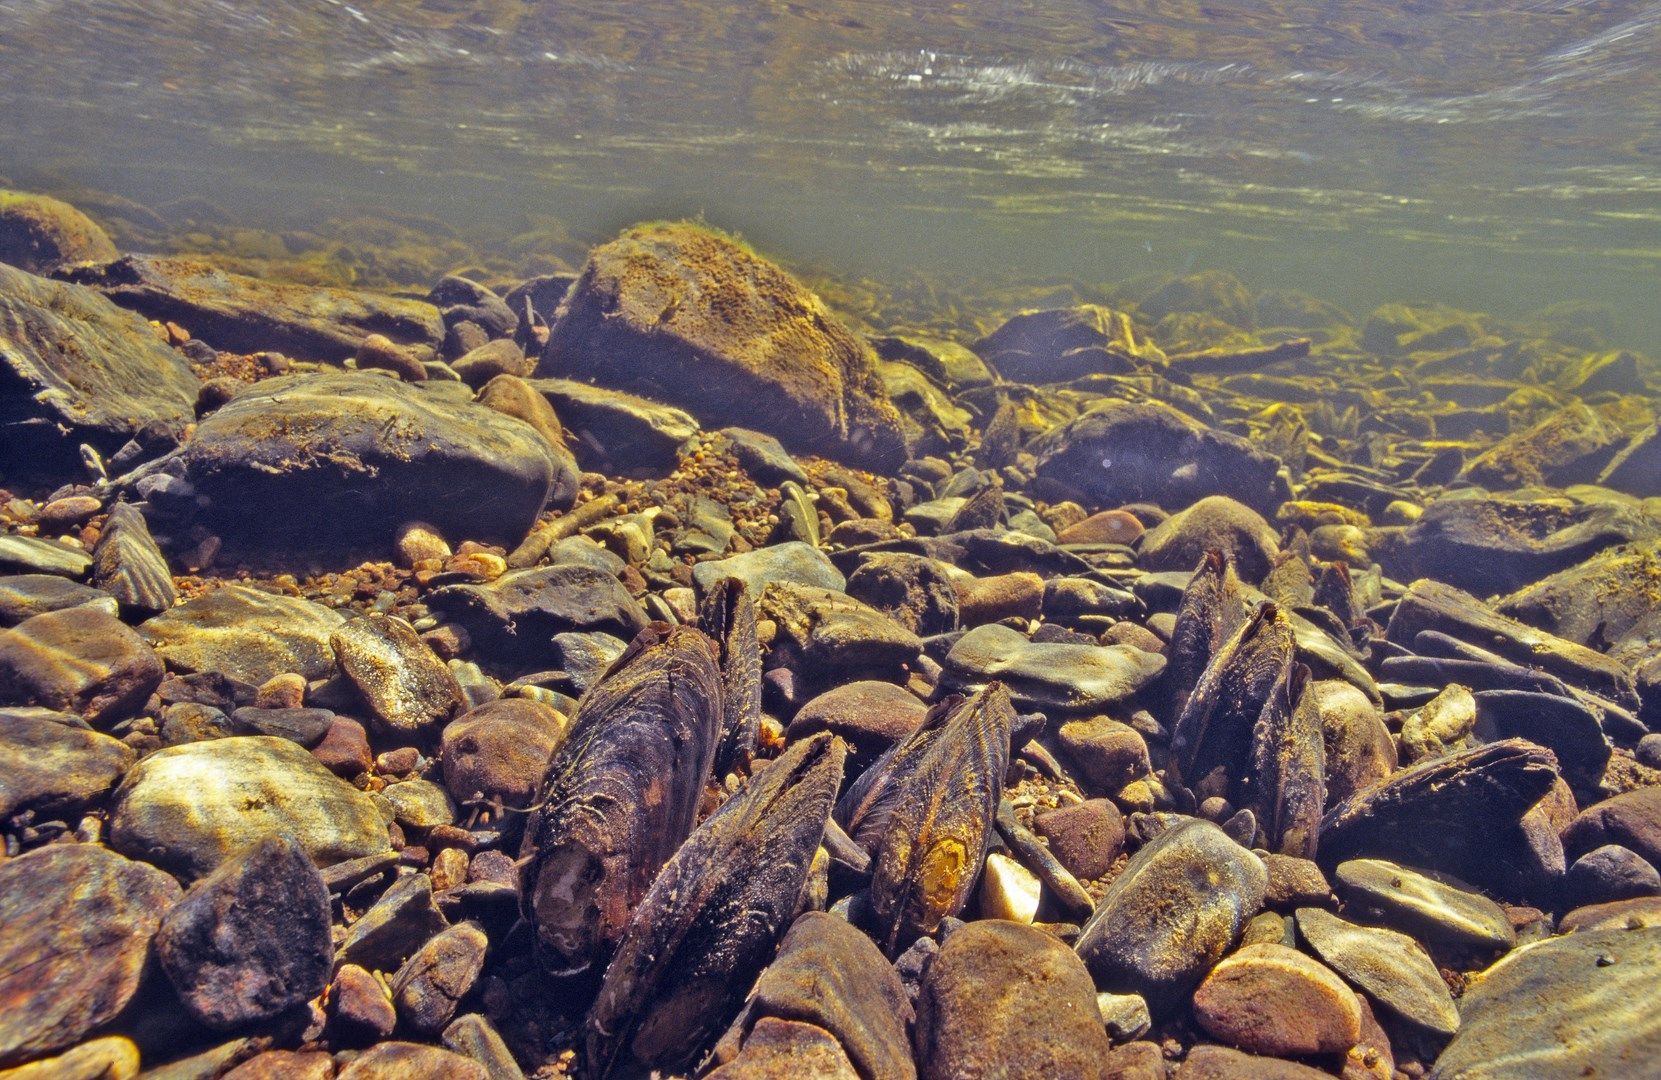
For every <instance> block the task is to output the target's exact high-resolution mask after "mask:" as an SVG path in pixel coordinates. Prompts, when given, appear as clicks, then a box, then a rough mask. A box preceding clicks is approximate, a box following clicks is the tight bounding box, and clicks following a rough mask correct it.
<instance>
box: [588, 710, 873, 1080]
mask: <svg viewBox="0 0 1661 1080" xmlns="http://www.w3.org/2000/svg"><path fill="white" fill-rule="evenodd" d="M845 755H846V749H845V747H844V745H843V743H842V742H841V741H840V740H838V739H836V738H835V737H834V736H832V735H831V734H830V733H828V732H821V733H820V734H818V735H815V736H813V737H811V738H808V739H804V740H802V741H800V742H797V743H795V744H794V745H792V746H791V747H790V748H789V749H788V750H786V751H785V752H784V754H783V755H781V756H780V757H779V758H778V760H776V761H774V762H772V763H770V764H768V765H767V766H765V767H763V768H762V769H761V770H760V771H758V772H757V773H756V774H755V775H754V776H753V777H751V778H750V781H749V783H748V784H747V785H746V786H745V787H744V788H743V789H742V790H741V791H739V792H738V794H736V795H734V796H733V797H732V798H730V799H728V800H727V801H726V803H724V804H723V805H722V806H721V808H720V809H719V810H717V811H716V812H715V813H714V814H713V815H711V816H710V818H709V819H708V820H707V821H705V822H704V823H703V824H702V825H701V826H699V827H698V830H697V831H696V832H694V833H693V834H692V835H691V836H690V837H689V838H688V839H687V841H686V843H684V844H682V845H681V847H680V850H679V851H677V852H676V853H675V855H674V857H673V858H672V859H670V860H669V862H668V864H667V865H665V866H664V868H663V870H662V872H661V873H659V874H658V876H657V880H656V881H655V882H653V884H652V888H651V891H650V892H648V893H647V894H646V896H645V898H644V899H643V900H642V901H641V903H640V904H639V906H638V907H637V908H636V910H635V911H634V915H633V917H632V918H631V919H630V920H629V923H628V928H627V930H626V932H625V933H624V935H623V939H622V941H621V943H620V944H619V945H618V947H617V953H616V956H615V957H614V958H613V959H612V961H611V966H610V967H608V968H607V969H606V974H605V980H604V981H603V982H602V984H601V986H600V994H599V997H598V998H597V999H596V1000H595V1002H594V1007H593V1008H592V1009H591V1010H590V1012H589V1014H588V1021H587V1045H586V1048H585V1049H586V1061H587V1068H588V1075H589V1076H592V1077H606V1076H637V1075H642V1074H644V1073H645V1072H646V1071H648V1070H650V1069H665V1070H674V1069H680V1068H683V1067H685V1066H687V1065H690V1064H692V1063H693V1062H694V1061H695V1060H696V1059H697V1058H698V1057H699V1056H700V1055H701V1054H702V1053H703V1052H704V1050H705V1049H706V1048H707V1047H708V1046H709V1045H710V1044H711V1043H712V1042H714V1040H715V1038H716V1036H718V1035H719V1034H720V1033H721V1031H722V1030H724V1029H725V1027H726V1025H727V1024H728V1022H730V1021H731V1020H732V1017H733V1015H734V1014H735V1013H736V1012H737V1010H738V1007H739V1006H740V1004H741V1003H742V1002H743V998H744V995H745V993H746V992H747V991H748V990H749V988H750V986H751V984H752V983H753V982H754V981H755V978H756V976H757V975H758V974H760V972H761V969H762V968H763V967H764V966H765V965H766V963H767V961H768V960H769V959H770V958H771V957H772V955H773V951H774V949H775V948H776V947H777V945H778V942H779V939H780V938H781V937H782V936H783V935H784V932H785V930H786V929H787V928H788V927H789V925H790V922H791V920H792V919H794V918H795V916H796V914H797V911H798V907H799V903H800V899H801V895H802V888H803V885H804V884H805V883H806V881H807V877H808V871H809V868H810V866H811V865H812V863H813V857H814V853H815V852H816V851H818V849H819V843H820V840H821V838H822V837H823V835H824V831H825V822H826V821H827V820H828V819H829V817H830V812H831V807H832V805H833V804H834V803H835V801H836V792H837V788H838V787H840V786H841V783H842V765H843V760H844V757H845Z"/></svg>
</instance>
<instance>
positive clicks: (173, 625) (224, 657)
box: [138, 585, 346, 686]
mask: <svg viewBox="0 0 1661 1080" xmlns="http://www.w3.org/2000/svg"><path fill="white" fill-rule="evenodd" d="M345 621H346V620H345V617H344V616H342V615H341V614H340V613H339V612H338V611H335V610H334V609H332V608H326V607H324V606H323V605H322V604H314V603H312V602H311V601H310V600H303V599H301V598H300V597H297V596H283V595H279V594H275V593H268V592H262V591H260V590H259V589H254V588H250V587H248V586H246V585H224V586H221V587H220V588H217V589H215V590H213V591H212V592H209V593H204V594H202V595H201V596H198V597H196V598H195V599H193V600H187V601H185V602H184V603H183V604H180V605H179V606H178V607H176V608H173V609H171V610H169V611H165V612H163V613H162V614H160V615H157V616H156V617H155V618H153V619H148V620H146V621H145V622H144V623H143V624H142V625H140V626H139V628H138V629H139V633H140V634H142V635H144V638H145V639H146V640H147V641H149V642H150V644H151V645H153V646H155V649H156V652H157V653H158V654H159V655H160V656H161V658H162V660H163V661H165V662H166V664H167V666H168V668H169V669H171V670H173V671H178V672H184V673H186V674H189V673H192V672H207V671H215V672H219V673H220V674H222V675H229V676H230V677H231V678H233V679H236V680H237V681H239V682H245V683H249V684H251V685H253V686H259V685H261V684H262V683H264V682H266V681H267V680H269V679H271V678H272V677H274V676H277V675H283V674H286V673H289V672H293V673H295V674H298V675H301V676H303V677H305V678H306V679H308V680H310V679H321V678H324V677H326V676H328V675H330V674H332V673H333V671H334V667H335V656H334V648H333V647H332V646H331V645H330V644H329V639H330V637H331V635H333V634H334V632H335V631H336V630H337V629H338V628H339V627H340V625H341V624H342V623H344V622H345Z"/></svg>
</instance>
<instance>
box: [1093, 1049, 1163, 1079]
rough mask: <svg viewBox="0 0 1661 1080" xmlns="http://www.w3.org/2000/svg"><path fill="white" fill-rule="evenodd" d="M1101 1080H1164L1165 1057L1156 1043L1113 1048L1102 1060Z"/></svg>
mask: <svg viewBox="0 0 1661 1080" xmlns="http://www.w3.org/2000/svg"><path fill="white" fill-rule="evenodd" d="M1101 1080H1165V1055H1164V1053H1163V1052H1162V1051H1161V1050H1160V1049H1159V1044H1158V1043H1151V1042H1146V1041H1138V1042H1128V1043H1125V1044H1124V1045H1123V1046H1115V1047H1114V1048H1113V1049H1112V1050H1110V1051H1109V1052H1108V1055H1107V1056H1106V1057H1105V1058H1103V1059H1102V1072H1101Z"/></svg>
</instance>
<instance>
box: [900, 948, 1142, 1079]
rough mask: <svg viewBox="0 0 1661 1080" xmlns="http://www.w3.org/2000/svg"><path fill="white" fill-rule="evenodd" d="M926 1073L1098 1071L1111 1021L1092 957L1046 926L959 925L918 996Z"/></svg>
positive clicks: (1090, 1073) (941, 1076)
mask: <svg viewBox="0 0 1661 1080" xmlns="http://www.w3.org/2000/svg"><path fill="white" fill-rule="evenodd" d="M915 1041H916V1046H917V1059H918V1063H919V1066H920V1067H919V1069H918V1075H919V1076H921V1077H923V1078H924V1080H944V1078H948V1077H949V1078H952V1080H973V1078H987V1080H991V1078H993V1077H1013V1076H1072V1077H1095V1076H1097V1075H1098V1074H1099V1072H1100V1069H1101V1061H1102V1059H1103V1058H1104V1057H1106V1056H1107V1052H1108V1050H1109V1043H1108V1038H1107V1029H1106V1027H1105V1026H1104V1025H1103V1023H1102V1015H1101V1012H1100V1010H1099V1009H1098V1008H1097V1006H1096V988H1095V987H1094V986H1092V985H1091V982H1090V973H1089V972H1088V971H1086V970H1085V968H1084V964H1082V963H1081V962H1080V961H1079V958H1078V957H1077V956H1075V955H1074V954H1073V952H1072V951H1071V950H1069V949H1068V948H1067V947H1066V946H1065V945H1063V944H1062V943H1061V942H1060V941H1058V940H1056V939H1055V938H1054V937H1051V936H1050V935H1049V934H1046V933H1044V932H1043V931H1041V930H1037V929H1034V928H1033V927H1030V926H1022V925H1020V924H1019V923H1012V922H1006V921H1003V920H1000V919H982V920H979V921H977V922H972V923H969V924H967V925H965V926H963V927H961V928H960V929H958V930H955V931H954V932H952V933H951V934H950V935H949V936H948V937H947V938H946V940H945V943H944V944H943V945H941V946H940V951H939V952H938V953H937V954H936V955H935V957H934V960H933V961H932V962H931V963H930V964H929V967H928V971H927V974H926V975H925V976H924V980H923V986H922V991H921V993H920V994H919V995H918V1001H917V1029H916V1039H915Z"/></svg>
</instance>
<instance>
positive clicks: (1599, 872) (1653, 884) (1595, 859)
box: [1563, 844, 1661, 907]
mask: <svg viewBox="0 0 1661 1080" xmlns="http://www.w3.org/2000/svg"><path fill="white" fill-rule="evenodd" d="M1657 894H1661V874H1658V873H1656V870H1655V867H1653V866H1651V865H1650V864H1649V863H1647V862H1645V861H1644V859H1643V857H1642V856H1640V855H1639V854H1638V853H1637V852H1635V851H1633V850H1631V849H1630V848H1624V847H1621V846H1620V845H1619V844H1605V845H1603V846H1602V847H1600V848H1593V849H1592V850H1591V851H1588V852H1587V853H1586V854H1584V855H1582V856H1581V857H1580V858H1578V859H1576V860H1575V861H1574V863H1573V864H1572V865H1571V866H1570V867H1569V872H1568V875H1567V876H1566V877H1565V878H1564V879H1563V905H1564V906H1565V907H1580V906H1582V905H1585V904H1606V903H1609V902H1610V901H1614V900H1631V899H1633V898H1635V897H1639V896H1655V895H1657Z"/></svg>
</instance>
